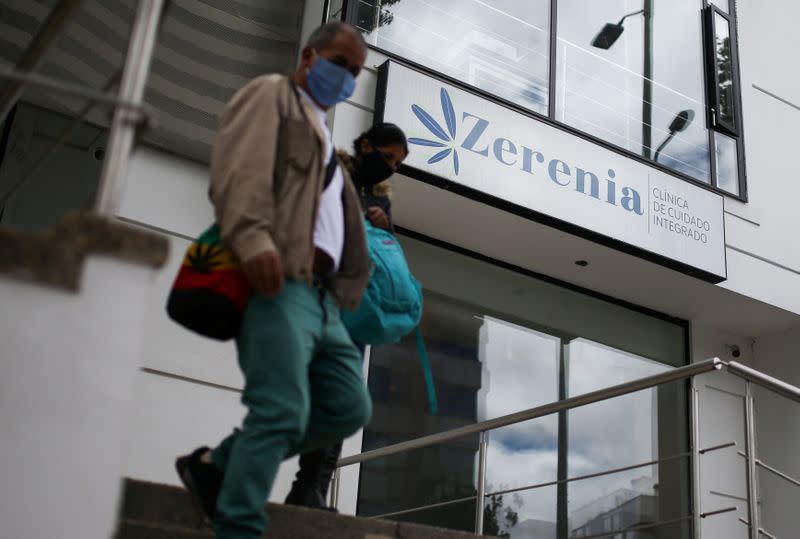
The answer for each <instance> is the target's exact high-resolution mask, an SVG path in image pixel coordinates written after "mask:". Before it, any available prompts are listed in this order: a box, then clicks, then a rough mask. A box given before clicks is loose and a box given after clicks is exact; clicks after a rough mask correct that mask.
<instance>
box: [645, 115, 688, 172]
mask: <svg viewBox="0 0 800 539" xmlns="http://www.w3.org/2000/svg"><path fill="white" fill-rule="evenodd" d="M692 120H694V111H693V110H691V109H688V110H682V111H680V112H679V113H678V114H677V116H675V118H673V120H672V123H671V124H669V135H667V138H665V139H664V142H662V143H661V144H660V145H659V146H658V149H657V150H656V153H655V155H654V156H653V161H655V162H656V163H658V156H659V155H661V150H663V149H664V147H665V146H666V145H667V144H669V141H670V140H672V137H674V136H675V133H680V132H681V131H684V130H685V129H686V128H687V127H689V124H691V123H692Z"/></svg>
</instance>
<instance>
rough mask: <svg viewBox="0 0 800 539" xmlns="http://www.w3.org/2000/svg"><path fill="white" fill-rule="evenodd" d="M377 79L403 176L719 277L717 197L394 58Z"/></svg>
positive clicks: (722, 270)
mask: <svg viewBox="0 0 800 539" xmlns="http://www.w3.org/2000/svg"><path fill="white" fill-rule="evenodd" d="M381 79H382V83H381V89H380V90H379V92H378V96H377V97H376V105H377V106H376V109H377V111H378V116H381V115H382V119H383V120H384V121H388V122H393V123H396V124H398V125H399V126H401V127H402V128H403V129H404V130H405V131H406V133H407V134H408V135H409V143H410V145H411V152H410V154H409V156H408V158H407V159H406V162H405V164H406V165H408V166H409V167H410V170H411V171H412V175H413V172H414V171H421V172H423V173H426V174H432V175H435V176H437V177H439V178H442V179H444V180H445V181H449V182H452V183H454V184H457V185H460V186H464V187H466V188H468V189H469V191H471V192H476V193H481V194H484V195H488V196H489V198H490V199H499V200H502V201H505V202H507V203H511V204H512V205H514V206H515V207H519V208H522V209H524V210H528V211H529V212H530V215H531V216H532V218H534V219H536V218H537V216H546V217H548V218H549V219H548V222H552V221H554V220H555V222H558V223H564V224H565V226H566V228H569V229H570V230H573V231H575V230H577V231H578V233H582V232H585V235H586V236H587V237H590V238H594V239H598V238H601V239H607V240H610V241H607V242H606V243H609V244H612V245H618V246H619V247H620V248H622V249H624V250H626V251H629V252H632V253H634V254H640V255H642V256H644V257H646V258H650V259H652V260H654V261H656V262H661V263H664V264H666V265H668V266H671V267H673V268H675V269H679V270H682V271H684V272H686V273H690V274H693V275H697V276H699V277H701V278H703V279H706V280H709V281H712V282H719V281H722V280H724V279H725V278H726V267H725V230H724V224H723V205H722V197H721V196H720V195H718V194H716V193H713V192H711V191H708V190H706V189H702V188H700V187H698V186H696V185H693V184H691V183H689V182H688V181H686V180H682V179H680V178H678V177H676V176H672V175H670V174H668V173H666V172H663V171H661V170H659V169H657V168H654V167H651V166H648V165H647V164H645V163H643V162H641V161H639V160H636V159H633V158H631V157H627V156H625V155H623V154H622V153H619V152H615V151H612V150H609V149H607V148H605V147H603V146H600V145H598V144H595V143H593V142H591V141H589V140H586V139H584V138H581V137H579V136H576V135H574V134H572V133H569V132H567V131H564V130H562V129H559V128H557V127H555V126H552V125H549V124H547V123H545V122H543V121H541V120H538V119H536V118H534V117H532V116H529V115H525V114H522V113H520V112H517V111H515V110H513V109H510V108H507V107H504V106H502V105H500V104H498V103H495V102H493V101H490V100H487V99H485V98H483V97H480V96H478V95H477V94H473V93H471V92H468V91H466V90H463V89H461V88H458V87H456V86H453V85H451V84H448V83H445V82H443V81H441V80H439V79H436V78H434V77H431V76H429V75H427V74H425V73H422V72H420V71H417V70H414V69H411V68H409V67H406V66H403V65H400V64H398V63H396V62H392V61H389V62H386V63H385V64H384V65H383V66H382V67H381Z"/></svg>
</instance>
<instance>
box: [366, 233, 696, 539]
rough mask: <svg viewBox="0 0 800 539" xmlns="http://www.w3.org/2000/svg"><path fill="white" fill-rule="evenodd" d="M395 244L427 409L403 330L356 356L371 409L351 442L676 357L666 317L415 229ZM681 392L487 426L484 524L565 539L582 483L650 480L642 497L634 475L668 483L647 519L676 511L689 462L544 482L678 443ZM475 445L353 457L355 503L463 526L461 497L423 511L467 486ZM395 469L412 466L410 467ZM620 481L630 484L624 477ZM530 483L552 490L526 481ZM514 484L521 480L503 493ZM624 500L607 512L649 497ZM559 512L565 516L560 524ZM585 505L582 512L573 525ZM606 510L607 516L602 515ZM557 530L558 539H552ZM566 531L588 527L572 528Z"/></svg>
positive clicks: (468, 514) (466, 416) (515, 407)
mask: <svg viewBox="0 0 800 539" xmlns="http://www.w3.org/2000/svg"><path fill="white" fill-rule="evenodd" d="M402 242H403V247H404V249H405V252H406V256H407V258H408V261H409V264H410V266H411V268H412V270H413V271H414V273H415V275H417V276H418V278H419V279H420V280H421V281H422V282H423V283H425V286H426V289H425V312H424V316H423V320H422V323H421V324H420V329H421V331H422V334H423V335H424V337H425V343H426V346H427V348H428V352H429V355H430V364H431V368H432V371H433V375H434V380H435V386H436V390H437V396H438V399H439V413H437V414H435V415H432V414H430V412H429V410H428V409H427V399H426V389H425V382H424V379H423V375H422V372H421V369H420V365H419V356H418V354H417V351H416V346H415V344H414V339H406V340H404V341H403V342H401V343H399V344H397V345H392V346H380V347H375V348H373V349H372V350H371V353H370V364H369V388H370V392H371V393H372V394H373V400H374V407H373V410H374V411H373V418H372V420H371V422H370V424H369V425H368V426H367V427H366V428H365V429H364V443H363V449H364V450H368V449H375V448H377V447H383V446H385V445H389V444H393V443H397V442H401V441H405V440H409V439H412V438H417V437H419V436H423V435H426V434H432V433H435V432H441V431H443V430H447V429H452V428H455V427H459V426H462V425H467V424H471V423H474V422H477V421H481V420H484V419H488V418H494V417H498V416H502V415H506V414H509V413H513V412H518V411H520V410H523V409H527V408H531V407H534V406H537V405H541V404H546V403H549V402H553V401H556V400H558V399H559V398H563V397H566V396H570V395H573V394H578V393H584V392H586V391H592V390H594V389H597V388H598V387H600V386H603V387H605V386H607V385H611V384H616V383H620V382H623V381H627V380H631V379H633V378H637V377H641V376H645V375H647V374H651V373H653V372H660V371H661V370H664V369H668V368H670V365H674V366H678V365H683V364H685V361H686V359H685V332H684V330H683V329H682V327H681V326H680V325H679V324H674V323H673V322H668V321H665V320H661V319H658V318H654V317H650V316H648V315H645V314H642V313H639V312H635V311H630V310H628V309H626V308H624V307H622V306H618V305H613V304H610V303H607V302H604V301H602V300H599V299H596V298H592V297H589V296H585V295H583V294H581V293H580V292H577V291H572V290H567V289H564V288H561V287H558V286H556V285H554V284H550V283H545V282H543V281H539V280H536V279H532V278H530V277H527V276H524V275H521V274H518V273H515V272H511V271H509V270H507V269H503V268H499V267H497V266H493V265H490V264H487V263H486V262H482V261H478V260H475V259H472V258H469V257H466V256H464V255H460V254H456V253H453V252H450V251H446V250H443V249H441V248H437V247H434V246H432V245H430V244H427V243H423V242H420V241H418V240H412V239H410V238H402ZM579 336H580V337H579ZM589 339H591V340H589ZM599 342H602V343H603V344H602V345H601V344H598V343H599ZM653 358H658V360H659V361H653ZM683 389H685V384H683V385H681V384H679V383H676V384H670V385H669V387H665V388H662V389H659V390H650V391H649V392H646V393H645V392H642V393H637V394H635V395H630V396H627V397H625V398H622V399H613V400H611V401H607V402H604V403H599V404H597V405H592V406H587V407H585V408H580V409H576V410H574V411H572V412H566V413H562V414H551V415H549V416H545V417H541V418H537V419H534V420H531V421H527V422H524V423H521V424H517V425H509V426H507V427H504V428H501V429H497V430H494V431H492V432H491V433H490V434H489V436H488V448H487V449H488V451H487V459H486V462H487V475H486V486H487V497H486V499H485V500H484V505H483V509H484V524H485V526H486V528H485V530H484V531H485V532H486V534H487V535H496V536H503V537H515V538H525V539H527V538H531V537H535V538H537V539H551V538H552V539H556V537H566V536H569V537H577V536H578V535H575V534H573V535H567V531H568V528H569V530H570V531H572V530H574V529H575V528H576V527H575V526H572V527H570V526H571V524H570V522H568V521H569V520H570V518H573V520H574V517H573V516H572V514H573V513H574V514H577V512H578V509H579V508H580V507H583V506H584V505H587V504H590V503H591V502H592V500H593V498H592V495H593V494H598V495H599V496H606V495H608V494H609V493H610V492H614V491H615V490H619V489H631V488H634V489H639V490H642V491H643V492H645V491H647V488H648V486H649V487H652V488H650V491H647V492H651V493H652V491H653V490H654V488H655V487H654V486H653V481H650V482H647V481H641V480H640V479H641V478H642V477H650V478H652V479H653V480H654V481H655V480H659V479H660V480H661V487H663V488H662V490H660V492H661V493H668V494H664V495H662V496H660V497H658V500H657V501H658V504H659V506H658V510H659V511H662V512H663V513H660V514H663V515H667V514H674V515H675V516H676V517H677V516H682V515H683V514H685V513H681V511H682V510H683V509H684V508H683V507H682V506H681V507H680V510H678V509H675V507H678V506H680V504H681V503H683V501H682V500H685V499H687V497H688V496H687V495H686V493H687V492H688V486H687V485H686V482H685V480H686V479H687V478H688V472H686V470H685V469H681V468H679V467H673V468H664V467H663V466H664V465H661V466H658V467H655V468H651V467H648V468H642V469H639V470H637V472H636V473H634V472H630V473H623V474H613V475H611V476H609V477H608V478H595V479H594V480H591V481H590V480H587V481H586V482H585V485H582V486H578V485H577V484H573V483H569V485H570V486H565V484H563V483H562V484H561V485H559V486H555V485H552V482H553V481H556V480H560V479H564V478H566V477H567V474H569V475H576V474H579V473H581V472H582V471H583V470H590V471H592V472H596V471H605V470H607V469H608V468H610V467H614V466H627V465H630V464H635V463H639V462H643V461H647V460H649V459H650V458H651V456H656V458H658V457H659V456H669V455H674V454H677V453H680V452H683V451H686V447H687V444H688V441H687V425H686V417H687V416H686V403H685V391H683ZM612 414H616V415H614V416H613V417H612ZM609 425H611V427H613V428H614V429H615V430H614V432H615V436H605V435H604V434H603V430H604V429H605V430H607V431H609V432H610V431H611V430H610V429H611V427H609ZM578 431H580V432H578ZM478 441H479V439H478V436H477V435H475V436H466V437H464V438H463V439H459V440H454V441H452V442H448V443H445V444H440V445H437V446H434V447H431V448H427V449H424V450H418V451H414V452H410V453H405V454H402V455H398V456H396V457H390V458H386V459H380V460H378V461H373V462H370V463H365V464H364V465H363V466H362V467H361V473H360V487H359V503H358V514H360V515H364V516H374V515H380V514H385V513H390V512H394V511H408V510H411V511H409V512H406V513H403V514H402V515H398V516H397V517H394V518H398V519H401V520H410V521H415V522H422V523H427V524H432V525H437V526H445V527H450V528H457V529H461V530H467V531H469V530H472V527H473V526H474V521H475V500H474V498H469V499H468V500H467V501H464V502H458V503H452V504H449V505H441V506H436V507H422V506H427V505H430V504H437V503H441V502H450V501H454V500H458V499H461V498H466V497H471V496H475V493H476V485H477V483H476V477H477V469H478V468H477V456H478V447H479V444H478ZM409 469H413V470H414V473H413V474H409V473H408V470H409ZM584 473H586V472H584ZM632 481H633V482H635V483H636V486H634V487H631V485H632ZM543 483H550V485H549V486H539V487H537V488H530V487H532V486H536V485H542V484H543ZM575 483H584V481H578V482H575ZM515 488H523V489H524V490H521V491H517V492H504V491H505V490H508V489H515ZM609 489H611V490H609ZM637 492H638V491H637ZM647 495H650V494H647ZM643 496H644V494H643ZM634 498H635V497H634ZM632 500H633V498H628V499H625V500H624V502H621V503H622V505H624V507H623V509H624V511H620V513H619V515H617V517H614V518H617V519H618V520H619V521H620V522H628V520H625V519H626V518H627V516H625V515H626V512H627V511H628V509H629V508H631V504H632V505H634V506H635V507H634V509H635V511H638V512H635V515H638V516H637V517H636V518H642V515H648V514H652V511H650V509H647V508H646V507H645V508H640V507H639V506H636V505H635V504H646V503H651V502H649V501H647V498H642V500H644V501H641V500H640V501H632ZM579 502H580V505H577V504H579ZM628 502H630V504H629V505H625V504H626V503H628ZM647 511H650V513H648V512H647ZM584 513H586V511H584ZM558 515H562V516H563V517H564V518H563V519H562V520H559V519H558ZM597 516H598V513H594V514H590V515H588V516H587V517H586V518H585V523H589V522H591V521H593V520H594V519H595V517H597ZM605 516H608V517H609V525H613V518H612V517H611V515H605ZM592 526H594V523H593V524H592ZM557 530H558V531H559V533H562V535H556V531H557ZM580 533H583V535H584V536H591V535H593V534H591V533H585V530H584V532H580ZM665 533H666V534H665V535H663V537H670V538H675V539H682V538H683V537H686V534H685V533H684V532H683V531H682V529H677V531H676V530H674V529H669V530H666V532H665ZM506 534H507V535H506ZM642 537H649V536H648V535H642Z"/></svg>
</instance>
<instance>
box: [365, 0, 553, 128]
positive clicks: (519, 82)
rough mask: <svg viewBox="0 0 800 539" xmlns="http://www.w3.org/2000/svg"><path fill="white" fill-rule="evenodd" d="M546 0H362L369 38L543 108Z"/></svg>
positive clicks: (511, 98) (506, 96)
mask: <svg viewBox="0 0 800 539" xmlns="http://www.w3.org/2000/svg"><path fill="white" fill-rule="evenodd" d="M549 5H550V2H549V1H548V0H528V1H526V2H515V1H513V0H435V1H434V0H359V9H358V14H357V17H358V18H357V25H358V27H359V28H361V30H362V31H363V32H364V33H365V34H366V39H367V41H368V42H369V43H371V44H372V45H375V46H378V47H380V48H382V49H385V50H388V51H390V52H393V53H395V54H398V55H401V56H403V57H404V58H408V59H409V60H413V61H415V62H418V63H420V64H423V65H425V66H428V67H430V68H432V69H435V70H437V71H440V72H442V73H444V74H446V75H450V76H452V77H455V78H457V79H459V80H461V81H464V82H466V83H468V84H471V85H473V86H476V87H478V88H481V89H483V90H486V91H487V92H491V93H493V94H495V95H497V96H499V97H502V98H504V99H508V100H509V101H512V102H514V103H517V104H519V105H522V106H524V107H526V108H529V109H531V110H533V111H536V112H539V113H542V114H546V113H547V107H548V103H547V101H548V63H549V62H548V48H549V39H550V38H549Z"/></svg>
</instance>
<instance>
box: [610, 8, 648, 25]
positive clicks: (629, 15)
mask: <svg viewBox="0 0 800 539" xmlns="http://www.w3.org/2000/svg"><path fill="white" fill-rule="evenodd" d="M639 13H644V10H643V9H640V10H639V11H634V12H633V13H628V14H627V15H625V16H624V17H622V18H621V19H620V20H619V22H618V23H617V26H622V21H624V20H625V19H627V18H628V17H632V16H634V15H638V14H639Z"/></svg>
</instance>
